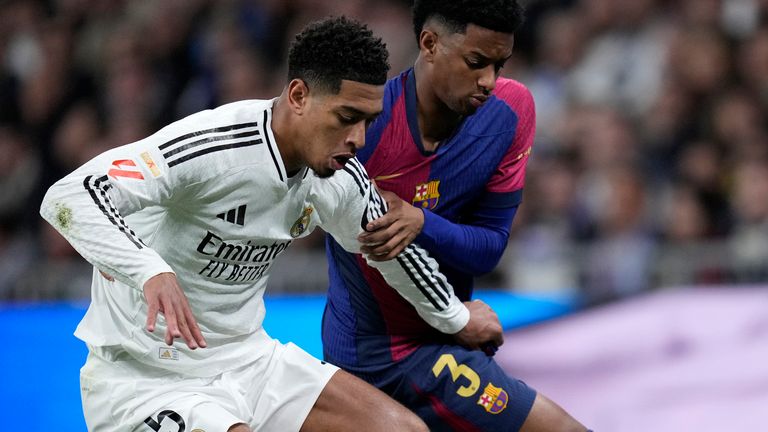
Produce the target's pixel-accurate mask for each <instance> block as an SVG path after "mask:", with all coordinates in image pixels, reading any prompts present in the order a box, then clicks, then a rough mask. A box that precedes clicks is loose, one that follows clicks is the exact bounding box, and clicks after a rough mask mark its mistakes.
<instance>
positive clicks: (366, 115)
mask: <svg viewBox="0 0 768 432" xmlns="http://www.w3.org/2000/svg"><path fill="white" fill-rule="evenodd" d="M339 108H340V109H341V110H345V111H349V112H350V113H351V114H353V115H356V116H359V117H364V118H375V117H377V116H378V115H379V114H381V113H382V111H376V112H375V113H371V114H369V113H366V112H364V111H360V110H359V109H357V108H354V107H351V106H349V105H342V106H341V107H339Z"/></svg>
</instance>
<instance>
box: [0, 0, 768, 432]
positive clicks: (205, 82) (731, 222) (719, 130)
mask: <svg viewBox="0 0 768 432" xmlns="http://www.w3.org/2000/svg"><path fill="white" fill-rule="evenodd" d="M522 3H523V4H525V5H526V6H527V9H528V21H527V23H526V24H525V26H524V28H523V29H522V30H521V32H520V33H519V35H518V37H517V42H516V48H515V55H514V56H513V59H512V60H511V61H510V62H509V63H508V65H507V66H506V67H505V69H504V70H503V72H502V73H503V74H504V75H507V76H510V77H512V78H515V79H518V80H520V81H522V82H523V83H525V84H526V85H528V87H529V88H530V89H531V91H532V92H533V94H534V98H535V100H536V103H537V116H538V133H537V138H536V142H535V147H534V152H533V156H532V158H531V160H530V163H529V169H528V175H527V182H526V188H525V194H524V202H523V205H522V207H521V211H520V212H519V213H518V216H517V217H516V219H515V222H514V225H513V232H512V236H511V239H510V244H509V247H508V249H507V253H506V254H505V256H504V258H503V259H502V262H501V263H500V265H499V266H498V268H497V269H496V271H494V272H493V273H491V274H490V275H488V276H486V277H484V278H483V279H482V280H481V281H480V283H479V285H480V286H481V287H483V288H485V289H486V294H487V295H488V296H490V298H492V299H493V301H494V302H495V303H494V305H496V306H497V307H498V308H501V309H505V311H507V309H508V311H507V312H505V314H506V315H505V320H508V321H506V322H505V323H506V324H507V327H508V328H509V329H510V330H512V328H513V327H519V326H520V325H523V324H527V326H525V328H522V329H518V330H516V331H510V333H509V334H508V337H507V343H506V344H505V346H504V347H503V348H502V350H501V351H500V354H499V355H500V356H501V357H500V361H501V362H502V364H504V365H505V367H507V368H508V369H509V370H510V372H512V373H513V374H516V375H518V376H520V377H521V378H523V379H526V380H527V381H528V382H529V383H530V384H531V385H533V386H534V387H537V388H539V389H541V390H542V391H543V392H544V393H546V394H548V395H549V396H551V397H552V398H553V399H555V400H557V401H559V402H561V403H562V404H563V405H564V406H565V407H566V408H567V409H569V410H570V411H571V412H572V413H574V415H576V416H577V417H578V418H579V419H581V420H582V421H584V422H585V423H586V424H588V425H589V426H590V427H592V428H593V429H595V430H610V431H641V430H643V431H645V430H656V431H659V430H670V431H673V430H674V431H680V430H697V431H708V430H712V431H715V430H718V431H719V430H748V431H751V430H765V424H766V422H768V410H767V409H766V408H765V407H766V406H768V349H766V348H765V347H766V346H768V343H766V342H768V313H766V312H768V295H766V294H768V293H767V292H766V287H765V283H766V281H767V280H768V127H767V126H768V122H766V120H768V119H767V118H766V115H767V114H768V22H767V21H766V17H768V1H766V0H668V1H663V0H581V1H576V0H570V1H569V0H549V1H548V0H540V1H536V0H529V1H523V2H522ZM330 14H335V15H338V14H346V15H349V16H353V17H356V18H358V19H360V20H362V21H364V22H366V23H368V24H369V25H370V26H371V27H372V28H373V29H374V31H375V32H376V33H377V34H379V35H381V36H382V37H383V39H384V40H385V42H387V45H388V48H389V50H390V54H391V64H392V71H391V73H392V74H395V73H397V72H399V71H400V70H402V69H404V68H405V67H407V66H408V65H410V64H411V62H412V61H413V60H414V59H415V55H416V48H415V37H414V35H413V33H412V31H411V30H410V28H411V26H410V14H409V2H408V1H406V0H389V1H384V0H347V1H344V2H335V1H331V0H293V1H286V0H253V1H246V0H223V1H213V0H160V1H156V0H155V1H152V0H132V1H128V0H122V1H121V0H58V1H57V0H50V1H33V0H6V1H2V2H0V325H1V327H0V328H2V330H3V336H4V338H5V341H3V343H2V347H1V348H0V384H2V387H1V390H0V412H2V413H3V414H4V415H3V416H2V417H3V419H4V427H5V428H8V429H12V430H13V429H17V428H18V429H21V428H22V427H23V428H24V429H25V430H28V431H29V430H32V431H35V430H48V429H51V428H54V427H55V428H56V429H58V430H81V429H83V427H84V426H83V423H82V415H81V413H80V412H79V411H78V410H79V401H78V400H77V394H78V392H77V388H76V387H77V369H78V367H79V365H80V364H81V363H82V361H83V358H84V352H85V351H84V348H83V347H82V344H81V343H79V342H78V341H77V340H76V339H74V337H73V336H72V335H71V333H72V331H73V330H74V326H75V325H76V323H77V321H78V319H79V317H80V316H81V315H82V310H83V307H84V305H86V304H87V299H88V295H89V285H90V283H89V278H90V274H91V273H90V269H89V265H88V264H87V263H85V262H84V261H83V260H82V259H81V258H80V257H79V256H78V255H77V254H76V253H75V252H74V251H73V250H72V249H71V248H70V247H69V246H68V245H67V243H66V242H64V240H63V239H62V238H61V237H59V236H58V234H56V233H55V232H54V231H53V230H52V229H51V228H50V227H49V226H47V225H46V224H44V223H43V221H42V220H41V219H40V217H39V216H38V211H37V209H38V207H39V202H40V199H41V198H42V194H43V193H44V192H45V190H46V189H47V187H48V186H49V185H50V184H51V183H52V182H54V181H55V180H56V179H58V178H60V177H62V176H63V175H65V174H66V173H68V172H69V171H71V170H72V169H74V168H75V167H77V166H79V165H80V164H82V163H83V162H85V161H87V160H88V159H90V158H91V157H93V156H94V155H96V154H98V153H100V152H102V151H104V150H106V149H108V148H112V147H115V146H118V145H121V144H124V143H127V142H131V141H134V140H136V139H139V138H141V137H144V136H146V135H148V134H150V133H152V132H153V131H155V130H157V129H158V128H159V127H161V126H162V125H164V124H166V123H168V122H170V121H173V120H175V119H178V118H180V117H183V116H185V115H187V114H190V113H192V112H195V111H198V110H200V109H205V108H209V107H212V106H216V105H219V104H222V103H226V102H229V101H233V100H237V99H244V98H267V97H273V96H275V95H277V94H279V92H280V90H281V88H282V86H283V84H284V78H283V77H284V75H285V67H284V62H285V58H284V54H285V53H286V51H287V45H288V43H289V41H290V35H293V34H294V33H296V31H298V30H299V29H300V28H301V27H302V26H303V25H304V24H306V23H307V22H309V21H310V20H313V19H316V18H320V17H323V16H326V15H330ZM321 238H322V234H320V233H318V235H313V236H312V237H310V238H309V239H308V240H307V241H304V242H302V243H300V244H297V245H295V246H294V247H293V248H291V249H289V250H288V252H287V253H286V256H285V257H283V258H281V260H279V261H280V262H279V265H278V267H277V268H276V269H275V273H274V274H273V276H272V278H271V280H270V282H271V288H270V290H269V291H270V292H271V293H272V294H273V295H276V296H277V297H275V298H274V299H273V300H272V301H273V302H275V304H276V305H277V304H278V303H280V302H281V301H283V300H284V299H285V296H294V297H293V298H291V299H290V300H291V301H296V302H297V303H293V304H291V306H290V307H291V308H293V307H296V305H297V304H302V305H305V306H306V305H309V307H314V309H312V310H314V311H316V310H318V309H319V308H321V307H322V302H321V297H319V296H318V294H319V293H322V291H323V290H324V289H325V281H326V280H327V279H326V275H325V271H326V266H325V258H324V255H323V251H322V246H321ZM297 269H300V271H297ZM297 296H298V297H297ZM307 296H308V297H307ZM494 296H496V297H494ZM297 298H298V299H297ZM313 302H314V303H313ZM312 305H314V306H312ZM553 308H554V309H553ZM272 309H275V310H279V306H275V307H274V308H272ZM272 309H270V313H272ZM270 313H268V316H269V315H270ZM564 313H567V314H568V316H566V317H561V318H558V319H552V318H553V317H555V316H558V315H562V314H564ZM526 314H528V315H526ZM273 315H275V317H285V318H284V320H285V321H279V322H274V321H273V324H272V326H273V327H271V328H270V327H268V328H269V329H270V331H273V332H282V331H287V333H285V336H284V337H285V338H292V337H297V338H301V337H307V335H306V334H307V328H306V327H304V326H303V324H302V325H297V323H296V322H293V321H291V320H292V319H293V318H294V317H293V316H292V315H291V314H290V313H286V314H285V315H280V314H279V313H278V312H276V313H275V314H273ZM307 316H308V317H310V318H311V316H312V314H311V313H309V314H307ZM318 316H319V315H318ZM520 317H525V318H524V319H520ZM280 319H281V320H282V319H283V318H280ZM545 319H546V322H541V323H538V324H535V325H533V324H532V323H534V322H536V321H539V320H545ZM306 325H307V326H309V328H315V327H317V325H318V324H317V323H314V324H313V323H307V324H306ZM313 325H314V326H315V327H312V326H313ZM309 337H310V338H313V336H312V335H311V334H310V336H309ZM314 340H316V339H314ZM62 392H63V393H62ZM9 419H10V420H9ZM8 421H10V423H7V422H8Z"/></svg>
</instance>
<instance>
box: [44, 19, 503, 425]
mask: <svg viewBox="0 0 768 432" xmlns="http://www.w3.org/2000/svg"><path fill="white" fill-rule="evenodd" d="M288 69H289V70H288V81H289V82H288V84H287V85H286V87H285V89H284V90H283V93H282V94H281V95H280V96H279V97H278V98H275V99H272V100H246V101H240V102H235V103H231V104H228V105H224V106H221V107H219V108H217V109H214V110H207V111H202V112H199V113H197V114H193V115H191V116H189V117H186V118H184V119H182V120H179V121H177V122H174V123H172V124H170V125H168V126H166V127H164V128H163V129H161V130H160V131H158V132H156V133H155V134H153V135H151V136H149V137H147V138H145V139H143V140H140V141H137V142H134V143H131V144H128V145H125V146H122V147H119V148H116V149H113V150H110V151H107V152H105V153H103V154H101V155H99V156H97V157H96V158H94V159H93V160H91V161H90V162H88V163H86V164H85V165H83V166H82V167H80V168H78V169H77V170H75V171H74V172H73V173H71V174H70V175H68V176H66V177H65V178H63V179H62V180H60V181H59V182H57V183H56V184H55V185H53V186H52V187H51V188H50V190H49V191H48V193H47V194H46V197H45V198H44V200H43V204H42V207H41V214H42V215H43V217H44V218H45V219H46V220H47V221H48V222H49V223H51V224H52V225H53V226H54V227H55V228H56V229H57V230H58V231H59V232H61V233H62V235H64V237H66V239H67V240H68V241H69V242H70V243H71V244H72V245H73V246H74V247H75V248H76V249H77V250H78V252H79V253H80V254H81V255H82V256H83V257H85V258H86V259H87V260H88V261H89V262H90V263H92V264H93V265H94V273H93V284H92V299H91V304H90V307H89V308H88V311H87V313H86V315H85V317H84V318H83V320H82V322H81V323H80V325H79V326H78V328H77V330H76V332H75V334H76V336H77V337H78V338H80V339H82V340H83V341H85V343H86V344H87V346H88V348H89V355H88V359H87V361H86V364H85V365H84V366H83V368H82V369H81V394H82V402H83V410H84V413H85V418H86V423H87V425H88V428H89V430H93V431H117V430H120V431H173V432H175V431H193V430H194V431H198V432H199V431H205V432H214V431H249V430H274V431H290V430H306V431H312V430H337V431H344V430H361V428H363V427H364V428H366V429H367V430H369V431H378V430H399V431H400V430H403V431H406V430H426V426H425V425H424V424H423V423H422V422H421V420H419V419H418V418H417V417H416V416H415V415H413V414H412V413H411V412H410V411H408V410H406V409H405V408H404V407H402V406H400V405H399V404H397V402H395V401H394V400H392V399H390V398H389V397H388V396H386V395H385V394H384V393H382V392H380V391H379V390H377V389H375V388H374V387H372V386H370V385H368V384H367V383H364V382H363V381H362V380H359V379H357V378H355V377H353V376H352V375H350V374H348V373H346V372H344V371H341V370H339V369H338V368H336V367H335V366H332V365H330V364H327V363H324V362H321V361H320V360H317V359H315V358H313V357H311V356H310V355H309V354H307V353H306V352H304V351H303V350H301V349H300V348H298V347H296V346H295V345H293V344H291V343H288V344H282V343H280V342H278V341H276V340H274V339H272V338H270V337H269V335H267V334H266V333H265V331H264V330H263V328H262V321H263V318H264V314H265V309H264V302H263V294H264V289H265V286H266V283H267V279H268V275H269V269H270V267H271V264H272V263H273V262H274V260H275V258H276V257H277V256H278V255H280V253H281V252H282V251H283V250H285V248H286V247H288V245H290V243H291V242H292V241H293V240H294V239H296V238H299V237H303V236H306V235H308V234H309V233H310V232H311V231H312V230H313V229H314V228H315V227H318V226H319V227H322V228H323V229H324V230H326V231H327V232H329V233H330V234H332V235H333V236H334V237H335V238H336V239H337V241H339V242H340V244H342V245H343V246H344V247H345V248H347V249H349V250H350V251H357V250H358V248H359V244H358V242H357V236H358V235H359V234H360V233H361V232H362V231H363V227H364V226H365V225H366V224H367V222H369V221H371V220H373V219H375V218H377V217H379V216H381V215H382V214H383V212H385V211H386V205H385V204H384V200H382V199H381V197H380V196H379V194H378V193H377V192H376V189H375V187H372V186H371V185H370V183H369V180H368V178H367V175H366V173H365V171H364V169H363V167H362V166H361V165H360V164H359V163H358V162H357V160H356V159H354V154H355V151H356V150H357V149H359V148H361V147H362V146H363V144H364V135H365V128H366V125H367V123H368V122H370V121H371V120H372V119H373V118H374V117H375V116H376V115H377V114H378V113H379V112H380V111H381V109H382V102H381V100H382V95H383V89H384V87H383V85H384V83H385V81H386V78H387V76H386V75H387V71H388V69H389V66H388V64H387V52H386V48H385V47H384V45H383V44H382V43H381V40H380V39H378V38H375V37H374V36H373V35H372V33H371V32H370V31H369V30H368V29H367V28H366V27H364V26H362V25H360V24H359V23H357V22H354V21H351V20H348V19H346V18H333V19H326V20H324V21H320V22H317V23H313V24H311V25H310V26H308V27H307V28H305V29H304V30H303V31H302V33H300V34H299V35H297V36H296V39H295V40H294V42H293V44H292V46H291V49H290V53H289V68H288ZM334 173H336V174H335V175H334ZM370 264H371V265H373V266H375V267H376V268H378V269H379V270H380V271H381V273H382V274H383V275H384V276H385V278H386V279H387V281H388V282H389V283H390V285H392V286H393V287H396V289H397V290H398V291H399V292H400V294H401V295H403V296H404V297H405V298H407V299H408V300H409V301H410V302H411V304H413V306H414V307H415V308H416V310H417V311H418V312H419V314H420V315H421V316H422V317H423V318H424V319H425V320H426V321H427V322H429V323H430V324H431V325H433V326H434V327H435V328H437V329H439V330H441V331H443V332H445V333H450V334H458V335H462V336H463V337H464V338H465V339H472V338H483V337H485V335H484V332H488V331H489V330H488V329H487V327H489V325H488V319H487V317H481V316H474V314H473V315H472V316H470V313H469V311H468V309H467V308H466V306H465V305H464V304H462V303H461V302H460V301H459V300H458V299H457V298H456V296H455V295H453V289H452V287H451V286H450V285H449V284H448V283H447V281H446V279H445V277H444V276H443V275H442V274H441V273H439V270H438V268H437V264H436V262H435V261H434V260H432V259H431V258H430V257H428V256H427V255H426V253H425V252H424V251H423V250H422V249H420V248H419V247H418V246H415V245H414V246H412V247H409V248H408V249H407V250H406V251H404V252H403V253H402V254H401V255H400V256H399V257H398V259H396V260H392V261H384V262H376V261H371V262H370ZM438 291H439V292H441V293H442V294H443V296H442V297H445V298H446V299H447V300H446V301H444V302H443V303H440V304H433V303H432V302H431V301H430V300H429V299H430V298H432V297H435V295H434V294H435V293H436V292H438ZM158 312H159V314H158ZM287 325H289V323H287ZM176 338H182V339H183V340H184V341H185V342H186V344H176V345H174V340H175V339H176Z"/></svg>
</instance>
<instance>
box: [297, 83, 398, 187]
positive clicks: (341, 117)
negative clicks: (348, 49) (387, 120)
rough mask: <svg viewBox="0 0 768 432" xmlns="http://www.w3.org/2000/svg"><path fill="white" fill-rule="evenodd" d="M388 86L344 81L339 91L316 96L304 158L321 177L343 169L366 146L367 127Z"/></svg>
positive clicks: (311, 105)
mask: <svg viewBox="0 0 768 432" xmlns="http://www.w3.org/2000/svg"><path fill="white" fill-rule="evenodd" d="M383 96H384V86H383V85H381V86H376V85H371V84H363V83H360V82H357V81H348V80H342V81H341V89H340V90H339V92H338V93H337V94H330V93H326V94H319V95H312V94H311V92H310V97H309V99H308V101H307V116H306V118H305V121H304V122H303V123H302V127H303V128H306V129H305V130H304V135H305V136H306V137H307V142H308V145H306V146H304V148H303V153H304V154H303V155H302V159H303V160H304V162H305V164H306V165H307V166H309V167H310V168H312V170H313V171H314V172H315V173H316V174H317V175H318V176H319V177H330V176H331V175H333V173H335V172H336V171H338V170H340V169H342V168H343V167H344V164H346V163H347V161H348V160H349V159H351V158H352V157H354V156H355V153H356V152H357V150H359V149H361V148H362V147H363V145H365V130H366V128H367V127H368V125H369V124H370V122H371V121H373V119H375V118H376V116H377V115H379V113H380V112H381V108H382V98H383Z"/></svg>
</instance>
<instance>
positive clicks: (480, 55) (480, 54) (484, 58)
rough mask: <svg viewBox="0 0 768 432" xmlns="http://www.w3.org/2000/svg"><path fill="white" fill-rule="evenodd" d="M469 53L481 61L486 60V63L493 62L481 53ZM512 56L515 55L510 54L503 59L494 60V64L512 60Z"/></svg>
mask: <svg viewBox="0 0 768 432" xmlns="http://www.w3.org/2000/svg"><path fill="white" fill-rule="evenodd" d="M469 53H470V54H472V55H476V56H478V57H479V58H480V60H484V61H491V60H493V59H491V58H490V57H488V56H486V55H485V54H483V53H481V52H480V51H474V50H473V51H470V52H469ZM512 55H514V53H510V54H509V55H508V56H506V57H504V58H503V59H500V60H494V62H497V61H507V60H509V59H510V58H512Z"/></svg>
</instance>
